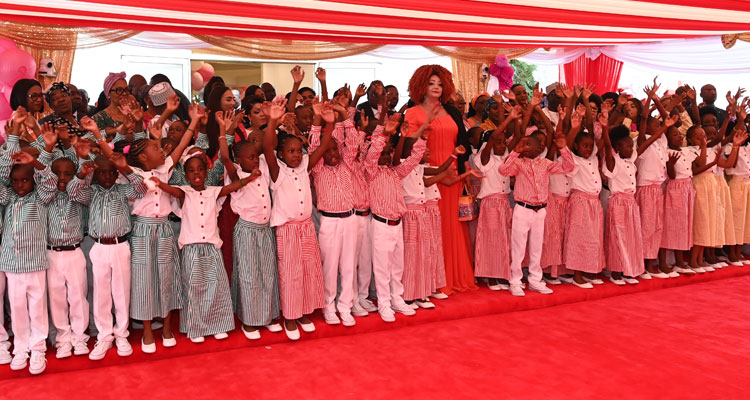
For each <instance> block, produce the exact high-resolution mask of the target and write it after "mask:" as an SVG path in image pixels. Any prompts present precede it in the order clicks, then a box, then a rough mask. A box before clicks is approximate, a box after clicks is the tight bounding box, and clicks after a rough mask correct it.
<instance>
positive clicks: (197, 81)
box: [190, 71, 203, 92]
mask: <svg viewBox="0 0 750 400" xmlns="http://www.w3.org/2000/svg"><path fill="white" fill-rule="evenodd" d="M190 83H191V84H192V85H191V86H192V87H193V90H194V91H196V92H200V90H201V89H203V75H201V74H200V72H197V71H196V72H193V76H192V78H191V80H190Z"/></svg>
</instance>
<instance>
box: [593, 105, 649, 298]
mask: <svg viewBox="0 0 750 400" xmlns="http://www.w3.org/2000/svg"><path fill="white" fill-rule="evenodd" d="M600 120H601V121H600V123H601V124H602V126H603V132H602V136H603V137H604V145H605V146H604V165H603V166H602V173H603V174H604V176H605V177H607V178H608V179H609V190H610V192H611V194H610V196H609V201H608V202H607V212H606V214H605V224H604V248H605V251H606V255H607V269H608V270H609V271H611V272H612V275H611V276H610V278H609V280H610V281H611V282H612V283H614V284H615V285H620V286H622V285H625V284H626V283H629V284H633V285H634V284H637V283H638V280H637V279H635V278H634V277H636V276H639V275H641V274H643V272H644V266H643V244H642V242H641V235H640V233H639V232H638V230H639V229H640V228H641V214H640V211H639V210H638V203H637V202H636V201H635V196H634V195H635V180H636V167H635V160H636V158H638V153H637V152H636V151H635V150H634V149H633V140H632V139H631V138H630V129H628V128H627V127H626V126H624V125H618V126H616V127H614V128H613V129H612V130H611V131H610V132H609V133H608V132H607V125H608V123H607V122H608V121H607V117H606V116H604V117H603V118H602V117H600Z"/></svg>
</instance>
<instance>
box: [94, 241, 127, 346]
mask: <svg viewBox="0 0 750 400" xmlns="http://www.w3.org/2000/svg"><path fill="white" fill-rule="evenodd" d="M89 257H90V258H91V264H92V270H93V272H94V322H95V323H96V329H97V330H98V331H99V333H98V334H97V336H96V338H97V340H99V341H103V340H113V339H114V338H120V337H128V322H129V315H130V244H128V242H124V243H118V244H101V243H94V247H92V248H91V253H90V254H89ZM113 303H114V305H115V321H116V323H117V324H116V325H114V326H113V323H112V304H113Z"/></svg>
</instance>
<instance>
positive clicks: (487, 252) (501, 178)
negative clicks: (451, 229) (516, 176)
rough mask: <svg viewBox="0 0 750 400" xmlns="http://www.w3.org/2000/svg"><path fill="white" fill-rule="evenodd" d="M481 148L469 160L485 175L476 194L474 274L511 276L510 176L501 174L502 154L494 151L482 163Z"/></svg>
mask: <svg viewBox="0 0 750 400" xmlns="http://www.w3.org/2000/svg"><path fill="white" fill-rule="evenodd" d="M486 145H487V144H486V143H485V144H484V145H483V146H482V149H480V150H479V152H478V153H477V154H474V155H473V156H472V162H473V163H474V165H476V166H477V167H478V168H479V170H480V171H482V173H483V174H484V178H483V179H482V182H481V186H480V189H479V194H478V195H477V197H478V198H479V199H480V200H481V208H480V210H479V221H478V222H477V236H476V241H475V243H474V276H477V277H484V278H498V279H510V227H511V220H512V219H513V210H512V209H511V208H510V202H509V200H508V195H509V193H510V177H507V176H505V175H502V174H501V173H500V166H501V165H502V164H503V161H504V160H505V157H507V156H508V152H507V151H506V152H505V154H503V155H497V154H495V153H494V150H493V151H492V153H491V154H490V158H489V160H488V161H487V164H482V159H481V158H482V151H483V150H484V146H486Z"/></svg>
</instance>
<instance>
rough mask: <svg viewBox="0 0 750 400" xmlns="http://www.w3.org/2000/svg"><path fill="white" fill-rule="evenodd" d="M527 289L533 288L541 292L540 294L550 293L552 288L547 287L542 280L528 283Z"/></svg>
mask: <svg viewBox="0 0 750 400" xmlns="http://www.w3.org/2000/svg"><path fill="white" fill-rule="evenodd" d="M529 290H533V291H535V292H538V293H541V294H552V293H553V292H552V289H550V288H548V287H547V285H545V284H544V282H539V283H534V284H532V283H529Z"/></svg>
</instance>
